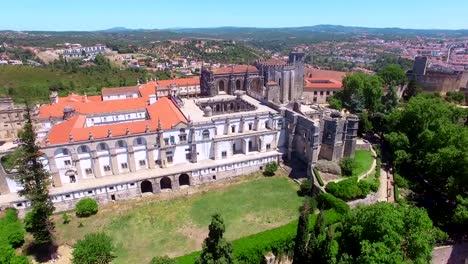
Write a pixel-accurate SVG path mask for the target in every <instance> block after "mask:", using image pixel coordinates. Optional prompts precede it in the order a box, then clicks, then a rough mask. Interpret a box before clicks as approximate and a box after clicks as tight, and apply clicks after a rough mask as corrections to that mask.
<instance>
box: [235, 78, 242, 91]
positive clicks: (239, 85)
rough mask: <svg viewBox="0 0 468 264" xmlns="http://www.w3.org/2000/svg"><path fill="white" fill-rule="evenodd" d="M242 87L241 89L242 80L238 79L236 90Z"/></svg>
mask: <svg viewBox="0 0 468 264" xmlns="http://www.w3.org/2000/svg"><path fill="white" fill-rule="evenodd" d="M240 89H241V81H240V80H237V81H236V90H240Z"/></svg>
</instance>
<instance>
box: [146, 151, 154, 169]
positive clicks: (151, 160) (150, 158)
mask: <svg viewBox="0 0 468 264" xmlns="http://www.w3.org/2000/svg"><path fill="white" fill-rule="evenodd" d="M146 151H147V152H148V154H147V156H148V162H149V166H148V167H149V168H150V169H154V168H156V164H155V163H154V152H153V151H154V148H153V147H149V148H147V149H146Z"/></svg>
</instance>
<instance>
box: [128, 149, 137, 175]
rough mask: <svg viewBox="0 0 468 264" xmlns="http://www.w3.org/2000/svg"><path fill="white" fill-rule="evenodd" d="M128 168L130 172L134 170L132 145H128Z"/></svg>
mask: <svg viewBox="0 0 468 264" xmlns="http://www.w3.org/2000/svg"><path fill="white" fill-rule="evenodd" d="M128 159H129V161H128V168H129V169H130V172H135V171H136V164H135V155H134V150H133V146H128Z"/></svg>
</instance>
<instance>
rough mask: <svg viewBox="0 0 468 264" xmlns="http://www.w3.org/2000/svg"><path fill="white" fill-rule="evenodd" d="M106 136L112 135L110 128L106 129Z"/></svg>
mask: <svg viewBox="0 0 468 264" xmlns="http://www.w3.org/2000/svg"><path fill="white" fill-rule="evenodd" d="M107 137H108V138H110V137H112V130H110V129H107Z"/></svg>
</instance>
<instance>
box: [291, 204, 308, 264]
mask: <svg viewBox="0 0 468 264" xmlns="http://www.w3.org/2000/svg"><path fill="white" fill-rule="evenodd" d="M300 211H301V212H300V216H299V222H298V225H297V232H296V237H295V239H294V255H293V256H294V257H293V263H305V262H306V260H307V243H308V241H309V214H310V202H309V201H308V200H307V199H305V201H304V205H303V206H302V207H301V210H300Z"/></svg>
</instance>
